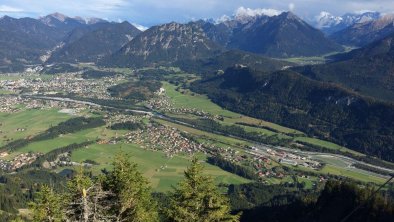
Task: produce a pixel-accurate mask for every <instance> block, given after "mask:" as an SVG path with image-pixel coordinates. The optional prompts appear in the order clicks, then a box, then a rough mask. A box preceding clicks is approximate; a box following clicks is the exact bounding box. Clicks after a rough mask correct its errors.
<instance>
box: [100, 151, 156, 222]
mask: <svg viewBox="0 0 394 222" xmlns="http://www.w3.org/2000/svg"><path fill="white" fill-rule="evenodd" d="M113 166H114V168H113V170H112V171H111V172H109V173H108V175H107V178H106V181H105V185H104V187H105V190H109V191H111V192H112V193H113V195H114V196H113V198H112V203H113V205H112V208H111V213H112V214H113V215H115V217H116V221H131V222H154V221H158V220H159V216H158V211H157V204H156V202H155V201H154V200H153V198H152V196H151V189H150V187H149V185H148V181H147V180H146V179H145V178H144V177H143V175H142V174H141V173H140V172H139V171H138V169H137V165H136V164H134V163H132V162H131V161H130V158H129V156H128V155H126V154H124V153H120V154H118V155H117V156H116V158H115V161H114V163H113Z"/></svg>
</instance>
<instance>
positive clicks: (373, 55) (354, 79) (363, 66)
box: [294, 33, 394, 101]
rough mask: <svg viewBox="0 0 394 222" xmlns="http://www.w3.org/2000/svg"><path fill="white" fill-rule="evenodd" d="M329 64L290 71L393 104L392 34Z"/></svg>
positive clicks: (343, 55)
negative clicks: (339, 85)
mask: <svg viewBox="0 0 394 222" xmlns="http://www.w3.org/2000/svg"><path fill="white" fill-rule="evenodd" d="M331 59H333V60H334V61H333V62H330V63H327V64H321V65H314V66H303V67H296V68H294V70H295V71H298V72H300V73H303V74H304V75H306V76H308V77H310V78H313V79H316V80H320V81H330V82H336V83H337V84H341V85H342V86H344V87H347V88H350V89H353V90H354V91H357V92H359V93H361V94H364V95H366V96H371V97H375V98H378V99H385V100H388V101H394V33H392V34H391V35H389V36H388V37H386V38H384V39H381V40H378V41H375V42H373V43H370V44H369V45H367V46H365V47H363V48H359V49H356V50H353V51H351V52H348V53H344V54H338V55H335V56H333V57H331Z"/></svg>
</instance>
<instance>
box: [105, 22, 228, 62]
mask: <svg viewBox="0 0 394 222" xmlns="http://www.w3.org/2000/svg"><path fill="white" fill-rule="evenodd" d="M221 51H222V47H220V46H218V45H217V44H216V43H214V42H213V41H211V40H210V39H209V38H208V37H207V36H206V34H205V33H204V31H203V30H202V29H201V27H200V26H198V25H196V24H194V23H189V24H178V23H174V22H173V23H169V24H164V25H160V26H155V27H152V28H150V29H148V30H146V31H145V32H143V33H141V34H140V35H138V36H137V37H135V38H134V39H133V40H132V41H130V42H129V43H127V44H126V45H125V46H124V47H123V48H122V49H121V50H120V51H118V52H116V53H115V54H113V55H112V56H110V57H108V58H106V59H104V60H103V62H102V63H103V64H114V65H118V66H142V65H152V64H168V63H171V62H175V61H179V60H184V59H192V60H193V59H197V58H203V57H209V56H212V55H215V54H218V53H220V52H221Z"/></svg>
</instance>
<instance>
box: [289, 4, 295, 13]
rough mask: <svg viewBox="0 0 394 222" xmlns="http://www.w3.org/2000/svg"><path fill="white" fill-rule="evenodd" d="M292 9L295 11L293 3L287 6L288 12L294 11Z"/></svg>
mask: <svg viewBox="0 0 394 222" xmlns="http://www.w3.org/2000/svg"><path fill="white" fill-rule="evenodd" d="M294 9H295V4H294V3H290V4H289V11H291V12H292V11H294Z"/></svg>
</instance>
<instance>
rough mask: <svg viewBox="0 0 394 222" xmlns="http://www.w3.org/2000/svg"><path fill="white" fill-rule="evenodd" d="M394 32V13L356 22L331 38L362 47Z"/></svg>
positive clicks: (341, 42)
mask: <svg viewBox="0 0 394 222" xmlns="http://www.w3.org/2000/svg"><path fill="white" fill-rule="evenodd" d="M393 32H394V15H393V14H389V15H385V16H383V17H381V18H379V19H376V20H370V21H367V22H363V23H355V24H353V25H351V26H349V27H347V28H345V29H342V30H340V31H338V32H335V33H333V34H332V35H331V36H330V38H331V39H333V40H334V41H336V42H338V43H340V44H343V45H351V46H356V47H361V46H365V45H367V44H369V43H372V42H374V41H376V40H380V39H382V38H385V37H386V36H388V35H390V34H391V33H393Z"/></svg>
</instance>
